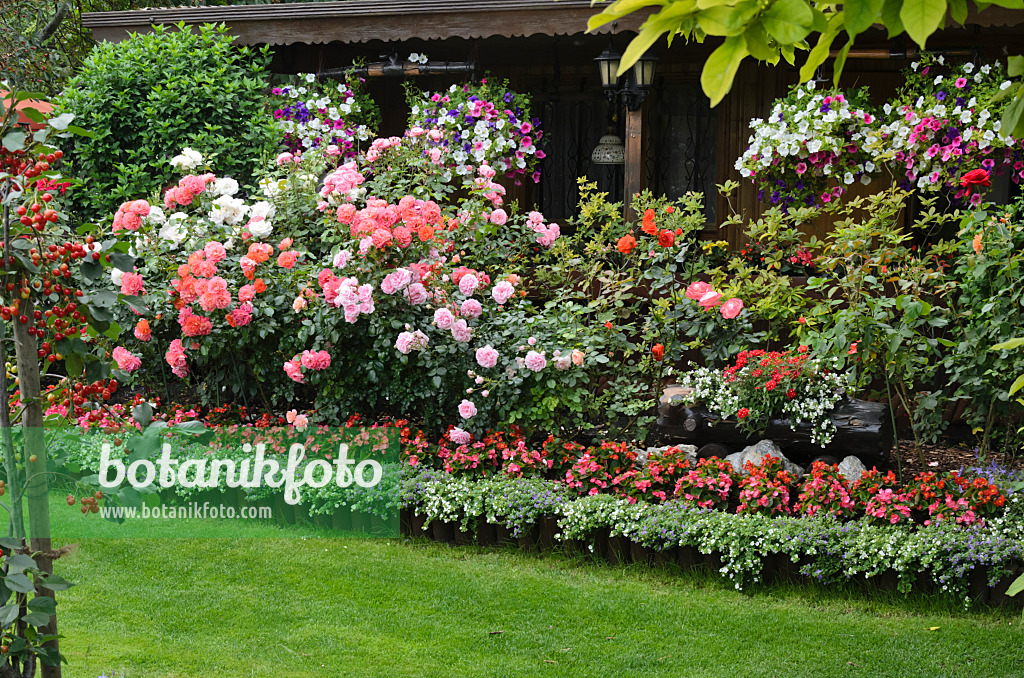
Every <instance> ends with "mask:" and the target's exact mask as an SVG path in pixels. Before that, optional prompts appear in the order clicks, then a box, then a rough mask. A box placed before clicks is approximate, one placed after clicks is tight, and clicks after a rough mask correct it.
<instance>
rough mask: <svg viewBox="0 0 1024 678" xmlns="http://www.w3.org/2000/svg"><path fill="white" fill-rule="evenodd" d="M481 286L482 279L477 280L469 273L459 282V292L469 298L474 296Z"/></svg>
mask: <svg viewBox="0 0 1024 678" xmlns="http://www.w3.org/2000/svg"><path fill="white" fill-rule="evenodd" d="M479 286H480V279H479V278H477V277H476V276H475V275H473V274H472V273H467V274H466V275H464V276H462V278H461V279H460V280H459V291H460V292H462V293H463V294H465V295H466V296H467V297H468V296H470V295H471V294H473V292H476V290H477V288H478V287H479Z"/></svg>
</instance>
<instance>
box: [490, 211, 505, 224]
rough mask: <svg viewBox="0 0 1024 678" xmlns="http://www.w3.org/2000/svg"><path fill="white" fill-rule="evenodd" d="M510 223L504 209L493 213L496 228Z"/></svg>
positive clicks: (492, 220) (492, 221) (492, 217)
mask: <svg viewBox="0 0 1024 678" xmlns="http://www.w3.org/2000/svg"><path fill="white" fill-rule="evenodd" d="M506 221H508V214H506V213H505V210H503V209H496V210H494V211H493V212H491V223H492V224H495V225H496V226H504V225H505V222H506Z"/></svg>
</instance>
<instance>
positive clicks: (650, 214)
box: [640, 209, 658, 235]
mask: <svg viewBox="0 0 1024 678" xmlns="http://www.w3.org/2000/svg"><path fill="white" fill-rule="evenodd" d="M640 230H641V231H643V232H644V233H646V234H647V235H657V234H658V227H657V226H656V225H655V224H654V210H652V209H649V210H647V211H646V212H644V225H643V227H642V228H641V229H640Z"/></svg>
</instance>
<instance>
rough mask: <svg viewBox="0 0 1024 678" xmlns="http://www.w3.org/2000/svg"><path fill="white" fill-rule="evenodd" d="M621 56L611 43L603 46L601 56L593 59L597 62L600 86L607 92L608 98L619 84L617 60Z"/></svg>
mask: <svg viewBox="0 0 1024 678" xmlns="http://www.w3.org/2000/svg"><path fill="white" fill-rule="evenodd" d="M621 60H622V59H621V56H620V55H619V53H618V52H616V51H615V48H614V47H612V46H611V45H608V47H606V48H605V50H604V51H603V52H601V56H599V57H597V58H595V59H594V61H596V62H597V68H598V71H599V72H600V73H601V87H604V88H605V90H606V91H607V92H608V96H609V98H611V97H612V96H614V93H615V90H616V88H617V87H618V85H619V76H618V75H617V73H618V71H619V62H620V61H621Z"/></svg>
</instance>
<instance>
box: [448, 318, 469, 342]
mask: <svg viewBox="0 0 1024 678" xmlns="http://www.w3.org/2000/svg"><path fill="white" fill-rule="evenodd" d="M472 337H473V332H472V331H471V330H470V329H469V325H468V323H466V321H465V320H463V319H461V318H460V319H459V320H456V321H455V323H454V324H453V325H452V338H454V339H455V341H458V342H460V343H463V344H464V343H466V342H467V341H469V340H470V339H471V338H472Z"/></svg>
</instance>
